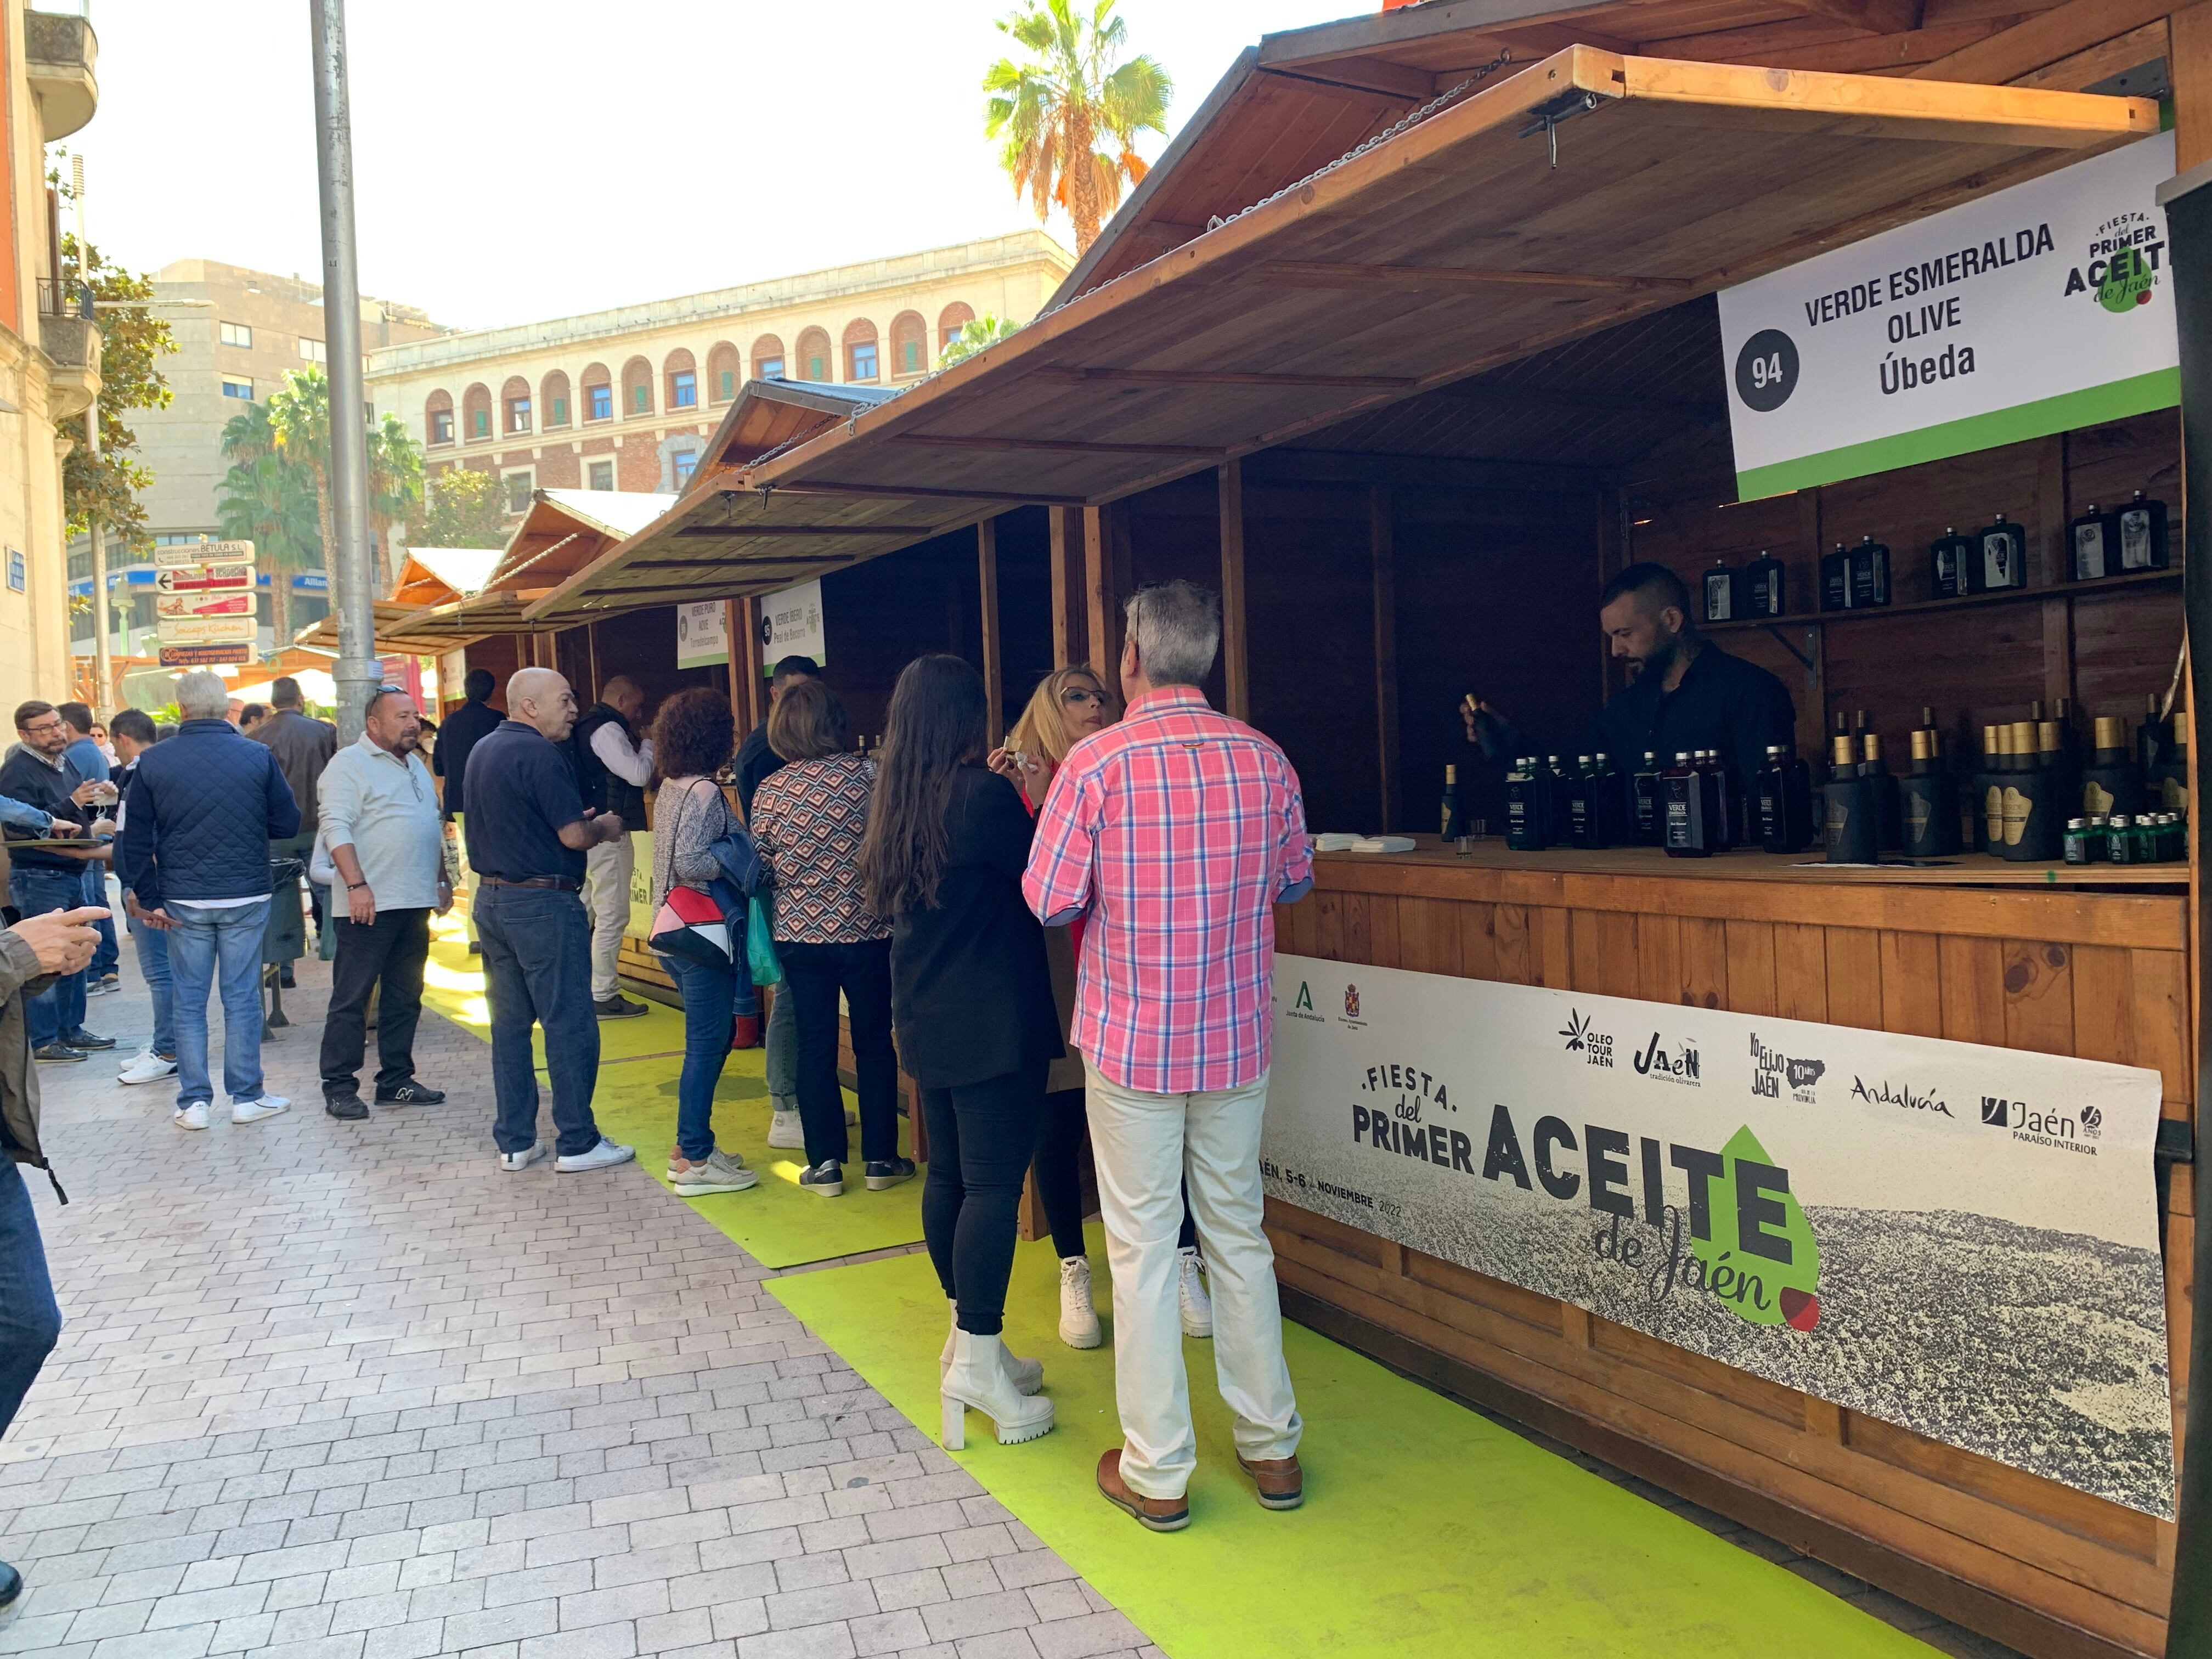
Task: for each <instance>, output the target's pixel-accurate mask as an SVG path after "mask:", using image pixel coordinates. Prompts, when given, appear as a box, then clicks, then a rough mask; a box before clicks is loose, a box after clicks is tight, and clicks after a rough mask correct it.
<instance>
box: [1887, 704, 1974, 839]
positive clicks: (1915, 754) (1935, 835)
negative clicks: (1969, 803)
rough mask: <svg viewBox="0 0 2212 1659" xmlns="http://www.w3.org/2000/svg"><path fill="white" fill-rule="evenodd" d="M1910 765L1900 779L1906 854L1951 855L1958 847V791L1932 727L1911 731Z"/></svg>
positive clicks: (1899, 791)
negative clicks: (1908, 769) (1944, 761)
mask: <svg viewBox="0 0 2212 1659" xmlns="http://www.w3.org/2000/svg"><path fill="white" fill-rule="evenodd" d="M1911 767H1912V769H1911V771H1909V772H1907V773H1906V774H1905V776H1904V777H1902V778H1901V779H1899V780H1898V793H1899V796H1900V797H1901V801H1902V806H1903V811H1904V820H1905V823H1904V829H1905V843H1904V851H1905V857H1907V858H1911V859H1941V858H1948V857H1950V856H1951V854H1954V853H1956V852H1957V851H1958V850H1959V791H1958V786H1957V785H1956V784H1954V783H1953V782H1952V781H1951V775H1950V773H1949V772H1948V771H1947V770H1946V769H1945V768H1944V765H1943V757H1942V751H1941V750H1939V749H1938V747H1937V746H1936V733H1935V732H1934V731H1933V729H1931V727H1929V726H1922V727H1920V728H1919V729H1918V730H1917V731H1915V732H1913V734H1912V761H1911Z"/></svg>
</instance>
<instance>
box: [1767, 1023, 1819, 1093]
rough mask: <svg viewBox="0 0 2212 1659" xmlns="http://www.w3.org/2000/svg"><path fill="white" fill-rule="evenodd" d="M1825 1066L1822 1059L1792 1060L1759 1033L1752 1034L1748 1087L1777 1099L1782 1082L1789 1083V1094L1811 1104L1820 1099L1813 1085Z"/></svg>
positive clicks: (1780, 1091)
mask: <svg viewBox="0 0 2212 1659" xmlns="http://www.w3.org/2000/svg"><path fill="white" fill-rule="evenodd" d="M1827 1070H1828V1064H1827V1062H1826V1060H1792V1059H1791V1058H1790V1056H1789V1055H1788V1054H1784V1053H1782V1052H1781V1051H1780V1050H1779V1049H1776V1048H1768V1047H1767V1046H1766V1045H1765V1043H1763V1042H1760V1041H1759V1033H1758V1032H1756V1031H1754V1032H1753V1033H1752V1036H1751V1091H1752V1093H1753V1094H1754V1095H1757V1096H1759V1097H1760V1098H1761V1099H1763V1100H1779V1099H1781V1098H1782V1088H1783V1085H1784V1084H1785V1083H1786V1084H1788V1085H1789V1086H1790V1099H1792V1100H1795V1101H1797V1102H1800V1103H1802V1104H1804V1105H1807V1106H1812V1105H1817V1104H1818V1103H1819V1102H1818V1099H1817V1097H1816V1095H1815V1091H1814V1085H1816V1084H1818V1083H1819V1082H1820V1079H1821V1078H1822V1077H1823V1076H1825V1075H1826V1073H1827Z"/></svg>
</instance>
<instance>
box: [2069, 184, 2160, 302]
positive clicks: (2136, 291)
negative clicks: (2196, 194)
mask: <svg viewBox="0 0 2212 1659" xmlns="http://www.w3.org/2000/svg"><path fill="white" fill-rule="evenodd" d="M2085 252H2086V254H2087V258H2084V259H2083V261H2082V262H2081V264H2078V265H2076V266H2075V267H2074V268H2073V269H2072V270H2069V271H2068V272H2067V273H2066V292H2067V293H2068V294H2069V295H2074V294H2090V295H2094V296H2095V297H2096V301H2097V303H2098V304H2099V305H2100V306H2102V307H2104V308H2105V309H2106V310H2107V311H2112V312H2129V311H2133V310H2134V309H2135V308H2136V307H2138V306H2147V305H2148V304H2149V303H2150V291H2151V290H2152V289H2154V288H2156V287H2157V286H2158V273H2159V270H2160V267H2161V265H2162V264H2163V263H2164V261H2165V258H2166V242H2165V240H2164V234H2163V233H2162V232H2161V231H2160V228H2158V226H2157V225H2156V224H2155V223H2154V222H2153V221H2152V219H2151V216H2150V215H2149V214H2148V213H2145V212H2144V211H2143V210H2142V209H2141V208H2124V209H2123V210H2121V211H2119V212H2118V213H2116V214H2114V215H2113V216H2112V217H2111V218H2109V219H2107V220H2106V221H2105V222H2104V223H2102V224H2101V225H2099V226H2098V227H2097V230H2096V234H2094V235H2093V236H2092V237H2090V239H2089V246H2088V247H2087V249H2086V250H2085Z"/></svg>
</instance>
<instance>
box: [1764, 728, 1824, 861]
mask: <svg viewBox="0 0 2212 1659" xmlns="http://www.w3.org/2000/svg"><path fill="white" fill-rule="evenodd" d="M1752 799H1753V803H1754V805H1753V817H1754V819H1755V821H1756V824H1757V828H1758V832H1759V846H1760V848H1762V849H1764V850H1765V851H1766V852H1769V853H1776V854H1789V853H1802V852H1803V851H1804V850H1805V849H1806V848H1808V847H1810V846H1811V845H1812V844H1813V841H1814V836H1815V834H1816V833H1817V832H1816V829H1815V826H1814V821H1813V775H1812V769H1810V768H1809V767H1808V766H1807V765H1806V764H1805V763H1804V762H1803V761H1802V760H1801V759H1799V758H1798V757H1797V755H1796V753H1795V751H1793V750H1790V749H1788V748H1785V747H1784V745H1783V744H1778V743H1771V744H1767V745H1766V763H1765V765H1763V766H1761V767H1760V768H1759V775H1758V776H1757V778H1756V779H1755V780H1754V781H1753V788H1752Z"/></svg>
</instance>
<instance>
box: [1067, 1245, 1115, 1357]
mask: <svg viewBox="0 0 2212 1659" xmlns="http://www.w3.org/2000/svg"><path fill="white" fill-rule="evenodd" d="M1060 1340H1061V1341H1063V1342H1065V1343H1066V1344H1067V1346H1069V1347H1071V1348H1095V1347H1097V1346H1098V1345H1099V1343H1100V1342H1102V1341H1103V1340H1104V1338H1103V1335H1102V1334H1101V1333H1100V1331H1099V1329H1098V1310H1097V1308H1095V1307H1093V1306H1092V1305H1091V1264H1090V1263H1089V1262H1088V1261H1085V1260H1084V1259H1083V1258H1082V1257H1081V1256H1079V1255H1068V1256H1062V1257H1061V1258H1060Z"/></svg>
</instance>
